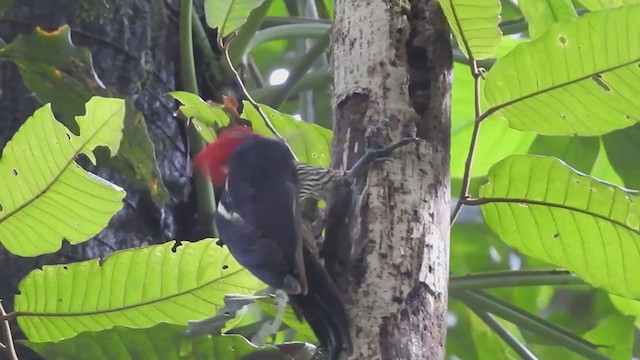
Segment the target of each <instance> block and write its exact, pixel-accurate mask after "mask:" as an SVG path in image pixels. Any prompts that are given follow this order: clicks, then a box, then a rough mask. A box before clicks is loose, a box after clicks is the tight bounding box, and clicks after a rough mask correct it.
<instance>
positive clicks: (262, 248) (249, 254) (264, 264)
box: [216, 179, 307, 293]
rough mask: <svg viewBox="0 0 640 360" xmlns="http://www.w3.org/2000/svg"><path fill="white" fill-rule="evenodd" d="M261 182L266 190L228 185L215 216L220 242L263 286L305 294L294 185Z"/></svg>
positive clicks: (298, 208) (305, 286) (283, 182)
mask: <svg viewBox="0 0 640 360" xmlns="http://www.w3.org/2000/svg"><path fill="white" fill-rule="evenodd" d="M263 180H264V184H269V185H268V187H266V186H265V188H253V189H246V188H245V189H242V188H240V187H239V186H238V185H236V184H234V183H231V182H230V183H228V184H227V187H226V188H225V191H224V195H223V197H222V199H221V200H220V204H219V209H218V214H219V215H217V216H216V224H217V226H218V231H219V233H220V237H221V239H222V240H223V241H224V242H225V243H226V244H227V246H229V249H230V250H231V251H232V254H233V255H234V257H236V259H237V260H238V262H240V263H243V261H244V262H245V263H244V264H243V265H244V266H245V267H247V268H248V269H249V270H250V271H252V272H253V273H254V275H256V276H257V277H258V278H260V279H262V280H263V281H265V282H266V283H267V284H269V285H271V286H274V287H280V288H282V289H283V290H285V291H287V292H289V293H306V291H307V281H306V276H305V272H304V270H305V269H304V262H303V259H302V248H301V246H302V242H301V240H300V239H301V238H300V231H301V230H300V226H301V225H300V224H301V214H300V206H299V204H298V188H297V183H296V182H295V181H282V180H283V179H278V180H277V181H269V180H270V179H263ZM287 275H289V276H292V277H293V280H295V281H294V282H291V280H292V279H290V278H287ZM266 279H269V281H268V280H266Z"/></svg>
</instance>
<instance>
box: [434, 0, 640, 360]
mask: <svg viewBox="0 0 640 360" xmlns="http://www.w3.org/2000/svg"><path fill="white" fill-rule="evenodd" d="M580 2H581V3H582V5H583V6H585V7H586V10H585V9H580V10H579V11H576V10H575V8H574V6H573V4H572V3H571V1H569V0H566V1H565V0H563V1H553V2H548V1H535V0H528V1H520V2H519V5H518V6H514V5H513V4H511V2H508V1H502V5H503V8H502V9H501V7H500V3H499V2H498V1H491V0H486V1H477V2H473V3H469V2H465V1H456V0H450V1H441V4H442V5H443V9H444V12H445V15H446V17H447V19H448V21H449V24H450V26H451V28H452V30H453V33H454V35H455V37H456V39H457V41H458V44H460V49H459V50H458V51H459V53H458V54H457V59H458V60H459V62H456V63H455V65H454V77H455V80H454V89H453V112H452V114H453V127H452V154H451V155H452V164H451V166H452V169H451V170H452V176H453V177H454V181H453V185H454V189H455V188H457V190H460V194H461V195H460V201H461V203H462V204H467V205H480V209H481V213H482V217H483V221H481V222H477V221H475V220H477V219H475V218H472V220H471V221H465V220H464V219H462V221H460V223H459V224H456V225H455V226H454V227H453V229H452V230H453V231H452V263H451V269H452V271H453V272H454V273H457V274H460V273H465V272H472V271H473V272H478V271H495V270H505V269H511V270H524V269H549V268H552V269H553V268H562V269H567V270H569V271H570V272H571V273H573V274H575V275H577V276H579V278H580V279H582V280H584V281H585V282H586V283H588V284H589V285H591V286H592V288H587V287H585V286H584V285H583V286H580V287H577V288H569V289H566V290H559V289H551V288H549V287H538V288H533V287H526V288H525V287H520V288H505V289H499V290H497V291H495V293H496V294H499V295H501V297H502V298H503V299H505V298H506V299H508V301H509V303H503V302H502V301H500V300H499V299H496V298H492V297H491V296H490V295H488V294H486V293H484V292H482V293H474V292H473V291H474V290H472V289H485V288H492V287H503V286H517V285H566V284H580V283H581V280H580V279H578V278H577V277H574V276H573V275H569V274H568V273H566V272H562V271H518V272H513V271H512V272H500V273H492V274H483V275H479V276H466V277H465V276H463V277H454V278H452V280H451V289H450V293H451V295H452V296H453V297H454V298H455V299H457V300H461V301H462V302H463V303H464V304H465V305H466V307H465V306H461V304H460V303H457V302H453V303H452V304H451V309H452V311H454V312H455V313H456V315H457V318H458V320H460V323H459V324H458V326H455V327H454V328H453V329H452V331H451V332H450V336H449V339H448V341H447V346H448V352H449V353H450V354H453V355H456V356H458V357H460V358H470V357H474V356H476V357H479V358H490V357H491V356H489V354H494V355H495V354H496V352H499V353H507V354H512V355H514V354H517V355H518V356H520V357H522V358H526V359H530V358H535V357H536V356H539V357H541V358H558V357H559V356H564V357H566V358H584V357H588V358H615V359H628V358H631V354H632V349H633V339H634V337H633V329H634V323H635V324H636V325H637V324H638V323H637V322H636V321H635V319H634V317H635V316H637V315H638V311H637V309H638V305H637V301H636V300H635V299H637V298H638V291H639V290H640V288H638V283H637V282H636V281H635V280H634V278H633V274H634V273H635V270H634V269H636V267H637V264H638V260H640V250H639V248H638V241H639V240H640V236H639V235H640V232H639V229H640V221H638V219H640V218H639V215H640V212H639V210H640V208H638V205H637V201H638V200H640V199H638V197H637V196H638V195H637V193H636V192H635V191H631V190H628V189H625V188H622V187H620V186H617V185H614V184H622V185H625V186H628V187H635V188H637V187H638V183H637V175H638V174H639V172H638V170H637V167H636V166H635V163H634V161H631V155H630V154H631V153H633V152H634V150H635V149H637V143H638V141H640V138H638V136H637V134H638V126H640V125H639V124H637V123H638V122H639V121H640V113H639V112H638V107H637V106H636V104H635V101H634V100H633V99H635V98H636V97H637V96H638V95H640V89H639V88H638V87H637V86H635V85H634V84H635V81H636V80H637V79H638V78H640V71H639V67H638V64H639V62H640V47H638V41H639V40H640V25H639V24H638V22H637V21H636V20H635V19H637V18H638V16H640V5H634V3H635V1H629V2H628V4H626V3H625V4H623V3H622V2H619V1H606V0H605V1H580ZM622 5H624V6H622ZM501 11H502V16H503V17H504V18H505V21H504V22H503V23H502V24H500V26H499V20H500V15H501ZM578 13H582V14H583V15H581V16H578ZM522 19H525V20H526V22H524V21H522ZM527 23H528V28H527V27H525V26H520V27H519V28H518V27H517V26H516V25H518V24H522V25H527ZM614 24H615V25H614ZM500 30H503V31H505V32H507V33H508V35H510V36H504V37H503V36H501V32H500ZM465 63H466V64H465ZM468 65H471V66H468ZM480 65H483V66H486V67H487V68H489V69H488V71H487V72H486V73H484V72H482V71H475V69H476V68H477V67H478V66H480ZM469 68H471V69H469ZM470 70H471V71H470ZM476 81H477V82H479V84H480V86H479V88H480V91H479V92H478V93H474V92H473V90H472V89H473V88H474V83H475V82H476ZM472 94H475V98H474V96H472ZM474 102H477V103H478V104H479V105H480V106H479V108H485V109H486V110H485V111H481V110H480V109H476V112H475V113H474V109H473V107H472V106H470V104H473V103H474ZM478 133H479V134H481V135H480V136H478ZM476 140H477V141H478V145H477V146H476V144H475V141H476ZM463 143H466V144H469V143H471V149H470V150H469V148H468V146H469V145H467V146H466V147H465V146H462V144H463ZM467 153H469V154H473V155H474V159H475V161H474V162H473V164H472V166H473V172H471V165H468V166H467V164H465V163H466V160H467V155H466V154H467ZM585 173H586V174H588V175H586V174H585ZM470 177H471V178H473V179H472V181H471V187H470V190H469V188H467V185H468V183H466V181H467V180H468V179H469V178H470ZM481 183H484V185H481V186H478V185H479V184H481ZM471 195H475V197H472V196H471ZM489 229H490V230H491V231H489ZM479 234H484V235H479ZM499 240H500V241H501V242H500V241H499ZM505 244H506V245H507V246H505ZM479 245H480V246H479ZM513 250H516V251H517V252H514V251H513ZM458 254H459V255H462V256H463V258H458V257H457V256H458ZM470 257H478V258H484V259H486V260H484V261H482V263H481V262H480V261H478V260H469V258H470ZM474 265H475V266H474ZM516 278H517V280H516ZM474 280H475V281H474ZM457 281H461V283H460V285H461V286H460V287H457V286H456V282H457ZM501 283H502V284H501ZM554 294H556V295H560V294H563V295H564V296H568V297H569V298H570V299H573V300H572V301H576V302H577V301H578V299H583V300H586V301H587V302H593V303H594V304H595V305H586V306H584V305H583V306H582V307H581V308H580V309H579V310H578V309H576V308H575V306H574V308H572V307H569V309H568V310H569V312H573V313H578V312H580V314H581V315H582V316H583V320H582V321H577V320H576V318H575V317H574V316H570V315H568V314H567V311H566V310H567V309H564V308H563V307H564V306H567V305H562V304H560V302H559V301H552V297H553V295H554ZM514 305H517V306H518V308H514V307H513V306H514ZM469 309H470V310H472V311H469ZM544 309H546V310H545V311H546V312H550V313H551V315H550V316H549V318H551V319H552V320H554V321H555V322H556V323H559V324H562V325H563V326H566V327H567V328H569V329H571V330H572V331H574V332H578V333H581V332H584V336H583V338H582V339H581V338H574V339H571V338H572V336H571V335H570V334H568V333H566V332H565V331H564V330H563V329H560V328H557V326H555V325H553V324H551V323H545V321H543V320H542V319H541V318H539V317H537V316H534V315H533V314H535V313H541V312H542V311H543V310H544ZM524 310H526V311H524ZM585 314H587V315H588V316H584V315H585ZM493 316H498V317H500V318H502V319H505V320H507V321H508V322H509V323H511V324H509V323H505V322H502V319H500V320H499V321H496V319H495V318H494V317H493ZM481 320H482V321H481ZM530 321H531V322H530ZM533 323H535V324H536V326H532V325H533ZM512 324H515V325H517V327H514V326H513V325H512ZM538 325H541V326H540V327H537V326H538ZM468 328H471V329H472V334H471V338H469V336H465V335H464V334H463V333H462V331H465V329H468ZM589 329H590V330H589ZM522 330H525V332H524V333H522V334H521V333H520V331H522ZM584 340H588V341H589V342H588V343H587V342H583V341H584ZM581 342H583V343H582V345H581V344H580V343H581ZM469 343H471V344H473V345H474V346H473V347H469V346H467V345H468V344H469ZM594 344H597V346H596V345H594ZM557 346H563V347H565V348H566V349H570V350H572V351H573V352H569V351H566V350H564V349H560V348H558V347H557ZM595 350H598V351H597V352H596V351H595ZM534 354H535V355H534ZM578 354H579V355H578Z"/></svg>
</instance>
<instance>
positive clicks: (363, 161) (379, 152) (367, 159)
mask: <svg viewBox="0 0 640 360" xmlns="http://www.w3.org/2000/svg"><path fill="white" fill-rule="evenodd" d="M419 141H420V140H419V139H418V138H404V139H402V140H400V141H398V142H395V143H393V144H391V145H389V146H387V147H384V148H382V149H373V148H369V149H367V151H366V152H365V154H364V155H363V156H362V157H361V158H360V159H359V160H358V161H357V162H356V163H355V164H354V165H353V167H352V168H351V169H350V170H349V172H348V173H349V175H350V176H352V177H355V176H358V175H360V172H362V171H364V169H366V168H367V166H369V165H370V164H371V163H374V162H384V161H391V160H393V159H392V158H391V154H392V153H393V152H394V151H396V150H397V149H399V148H401V147H403V146H406V145H409V144H417V143H418V142H419Z"/></svg>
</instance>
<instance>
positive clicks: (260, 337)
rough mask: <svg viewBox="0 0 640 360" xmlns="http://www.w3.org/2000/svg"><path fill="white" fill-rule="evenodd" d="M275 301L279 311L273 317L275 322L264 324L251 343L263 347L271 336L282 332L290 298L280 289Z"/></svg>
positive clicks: (277, 291)
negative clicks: (281, 327) (281, 328)
mask: <svg viewBox="0 0 640 360" xmlns="http://www.w3.org/2000/svg"><path fill="white" fill-rule="evenodd" d="M274 301H275V303H276V308H277V310H276V315H275V316H274V317H273V321H271V322H266V323H264V324H262V326H261V327H260V330H258V332H257V333H256V334H255V335H254V336H253V337H252V338H251V342H252V343H254V344H256V345H258V346H261V345H263V344H264V342H265V340H266V339H267V338H268V337H269V336H271V335H273V334H275V333H277V332H278V331H279V330H280V326H281V325H282V320H283V319H284V311H285V309H286V307H287V303H288V302H289V296H288V295H287V293H285V292H284V291H282V290H280V289H278V290H276V293H275V296H274Z"/></svg>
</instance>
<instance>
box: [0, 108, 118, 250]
mask: <svg viewBox="0 0 640 360" xmlns="http://www.w3.org/2000/svg"><path fill="white" fill-rule="evenodd" d="M86 109H87V112H86V115H84V116H79V117H78V118H77V121H78V122H77V123H78V126H79V128H80V135H78V136H76V135H75V134H73V133H72V132H71V131H69V130H68V129H66V128H65V127H64V126H63V125H62V124H60V123H59V122H57V121H56V119H55V118H54V116H53V113H52V112H51V106H50V105H45V106H43V107H41V108H40V109H38V110H36V112H34V114H33V115H32V116H31V117H30V118H29V119H27V121H26V122H25V123H24V124H23V125H22V126H21V127H20V129H19V130H18V132H17V133H16V134H15V135H14V137H13V139H11V141H9V143H7V145H6V147H5V148H4V150H3V152H2V158H0V183H2V184H3V186H0V243H2V245H4V246H5V247H6V248H7V250H9V251H10V252H12V253H14V254H16V255H20V256H37V255H42V254H47V253H51V252H55V251H56V250H58V249H59V248H60V246H61V240H63V239H66V240H68V241H69V242H70V243H72V244H78V243H81V242H84V241H87V240H88V239H90V238H91V237H92V236H94V235H95V234H97V233H98V232H99V231H100V230H102V229H103V228H104V227H105V226H106V225H107V223H108V222H109V220H110V219H111V217H112V216H113V215H114V214H115V213H116V212H118V211H119V210H120V208H121V207H122V199H123V198H124V195H125V192H124V191H123V190H122V189H120V188H119V187H117V186H115V185H113V184H111V183H109V182H107V181H105V180H103V179H101V178H99V177H97V176H94V175H92V174H90V173H87V172H86V171H84V170H83V169H82V168H81V167H80V166H78V165H77V164H76V163H75V162H74V159H75V158H76V156H78V155H80V154H84V155H85V156H87V157H88V158H89V160H91V161H92V162H93V163H94V164H95V157H94V154H93V150H94V149H95V148H96V147H98V146H104V147H107V148H108V149H109V152H110V154H111V156H113V155H115V154H116V153H117V152H118V148H119V144H120V138H121V136H122V126H123V117H124V102H123V101H122V100H120V99H106V98H100V97H94V98H92V99H91V100H90V101H89V102H88V103H87V104H86Z"/></svg>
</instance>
